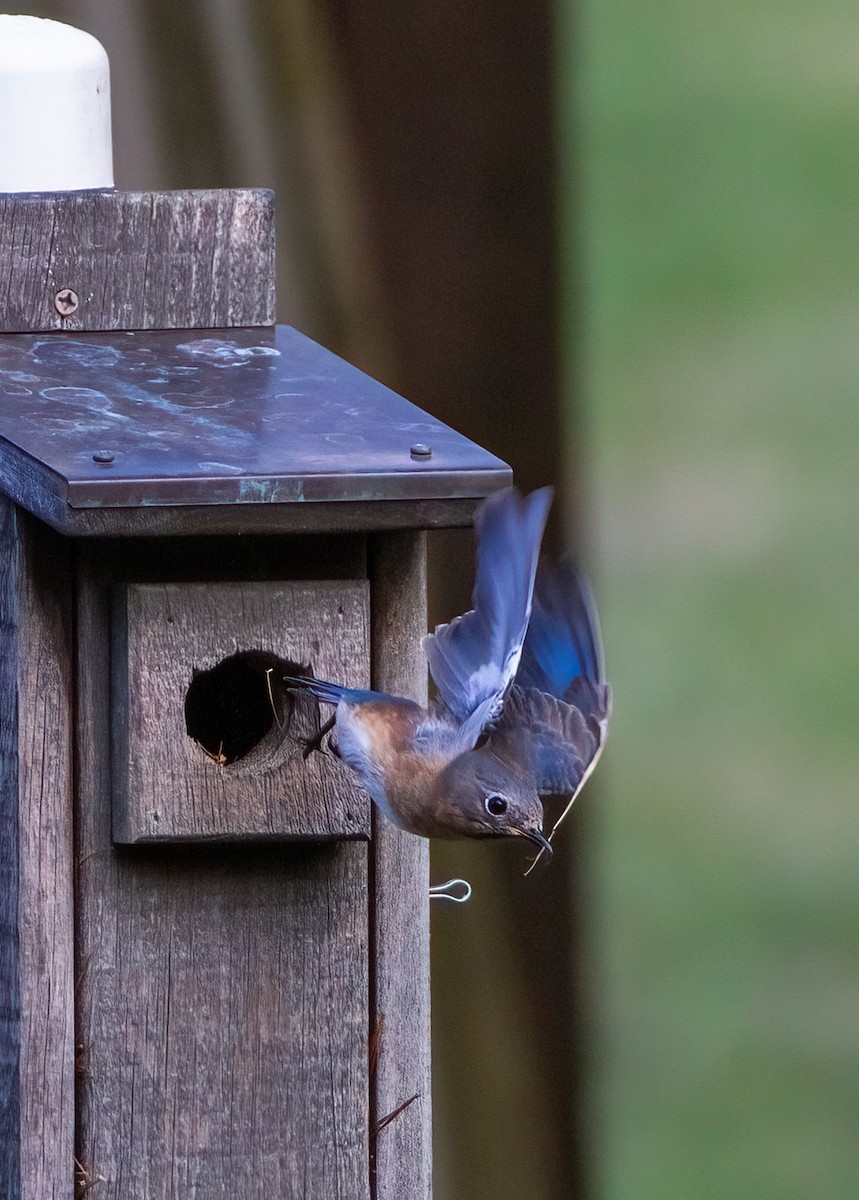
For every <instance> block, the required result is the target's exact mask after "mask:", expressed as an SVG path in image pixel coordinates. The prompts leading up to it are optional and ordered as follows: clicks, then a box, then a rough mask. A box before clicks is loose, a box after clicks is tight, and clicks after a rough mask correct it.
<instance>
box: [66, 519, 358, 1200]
mask: <svg viewBox="0 0 859 1200" xmlns="http://www.w3.org/2000/svg"><path fill="white" fill-rule="evenodd" d="M348 541H349V540H348V539H347V542H348ZM352 542H354V543H358V545H357V546H356V547H355V550H354V552H353V553H350V552H349V546H348V545H347V547H346V553H345V555H344V558H343V562H344V563H345V565H346V566H348V564H349V562H350V561H353V562H357V561H360V558H361V554H360V543H361V542H362V539H359V538H356V539H352ZM340 546H341V549H342V548H343V547H342V543H340ZM267 547H268V552H267V554H266V557H269V555H272V556H273V558H274V561H275V562H277V561H289V560H290V559H293V560H295V559H296V555H295V553H290V543H289V542H288V541H287V540H284V539H273V540H271V541H270V542H268V543H267ZM205 550H206V548H205V546H204V547H203V551H200V550H198V553H197V556H196V561H195V562H194V564H193V573H195V574H196V575H197V576H199V575H201V574H202V575H204V576H205V574H206V573H207V572H209V573H217V571H218V570H220V568H219V567H218V564H217V556H218V552H219V549H218V547H217V546H212V547H211V548H210V550H209V551H208V553H206V552H205ZM325 550H326V548H325V544H324V539H320V545H319V546H318V547H317V555H318V558H319V562H320V566H322V567H323V568H326V569H327V570H328V571H329V572H331V571H334V570H335V569H336V566H335V563H334V561H333V560H332V559H331V558H330V557H329V558H326V553H325ZM127 556H128V547H127V546H125V547H122V546H119V547H115V546H113V547H108V546H107V545H99V544H98V543H96V544H94V545H92V546H90V545H87V546H86V547H84V548H82V552H81V562H80V568H79V576H78V577H79V584H78V597H77V611H78V645H79V652H78V660H79V674H78V703H77V710H78V718H77V719H78V731H77V740H78V744H79V747H80V755H79V762H78V780H79V784H78V790H79V802H78V839H79V866H78V885H77V904H78V916H77V925H78V943H79V961H80V976H79V982H78V1031H79V1044H78V1049H77V1066H78V1072H79V1090H78V1121H79V1139H80V1155H81V1162H82V1163H83V1164H85V1167H86V1170H87V1171H88V1172H89V1173H90V1174H91V1176H92V1178H93V1180H96V1179H97V1180H98V1181H99V1192H100V1193H101V1195H102V1196H103V1197H110V1198H111V1200H113V1198H115V1200H138V1198H139V1200H151V1197H152V1196H177V1197H179V1196H188V1197H190V1196H206V1197H207V1198H208V1197H235V1196H237V1195H240V1196H243V1197H260V1198H262V1197H270V1196H272V1195H276V1196H279V1197H280V1196H283V1197H295V1198H296V1200H298V1197H302V1196H305V1195H307V1194H308V1193H307V1191H306V1190H305V1181H306V1180H307V1179H312V1180H313V1181H314V1184H313V1188H312V1189H311V1190H312V1193H313V1194H318V1195H320V1196H329V1195H330V1196H335V1195H340V1194H342V1195H348V1196H349V1197H350V1200H351V1197H357V1198H358V1200H360V1198H361V1197H366V1196H367V1195H368V1186H369V1185H368V1178H369V1174H368V1162H369V1154H370V1144H369V1137H370V1124H369V1103H370V1073H369V1051H368V1028H369V1013H368V996H369V980H370V962H369V938H370V924H371V917H370V908H369V890H368V844H367V842H366V837H367V834H368V832H369V813H368V807H367V804H368V802H367V800H366V798H365V797H364V796H362V794H361V793H360V792H359V791H358V790H357V789H356V788H355V786H354V783H352V781H351V780H349V778H348V776H347V775H346V773H345V769H344V768H343V767H342V764H340V763H339V762H338V761H337V760H336V758H334V757H332V756H331V755H329V754H317V753H312V754H311V755H310V756H309V758H308V759H307V761H305V759H304V740H305V739H306V738H307V737H308V736H311V735H312V734H313V732H314V731H315V730H318V718H317V716H316V714H315V713H313V712H311V713H297V712H296V711H295V709H294V706H293V704H292V697H291V694H290V693H288V692H287V691H286V690H285V689H284V687H283V685H282V675H283V672H284V671H285V670H286V669H287V666H285V665H284V664H298V665H303V666H304V667H312V668H314V669H318V670H320V671H329V672H331V673H333V674H337V675H338V677H342V678H344V679H346V680H347V681H349V682H353V683H355V684H361V683H364V684H366V683H367V681H368V679H369V673H370V641H369V623H370V611H369V583H368V581H367V580H366V579H359V578H345V579H330V578H329V579H321V580H313V579H310V580H308V579H306V578H305V579H298V580H289V579H287V580H271V579H258V578H257V579H254V578H248V579H243V580H229V581H224V580H219V579H208V580H207V579H205V578H194V579H183V578H182V574H183V565H182V555H181V553H180V554H177V553H175V552H174V553H172V556H171V553H170V551H169V549H167V548H165V549H164V550H163V553H162V554H160V555H159V553H158V552H157V550H156V549H151V550H150V552H149V555H148V558H145V559H144V558H142V557H141V556H140V555H139V554H138V555H135V556H134V562H135V568H136V575H137V578H136V579H134V580H129V579H128V578H125V577H124V576H125V575H126V573H127V563H128V557H127ZM246 557H247V556H246ZM171 558H172V561H171ZM305 558H306V555H305ZM235 566H236V568H237V569H238V570H239V571H241V570H242V567H243V566H247V563H246V562H243V560H242V558H241V556H239V557H238V558H237V561H236V563H235ZM305 566H306V562H305V563H301V562H299V566H298V568H297V569H299V570H302V573H304V567H305ZM188 569H189V568H188V565H187V564H186V565H185V567H184V572H185V573H188ZM159 575H160V577H159ZM165 576H166V577H165ZM236 662H238V663H239V664H240V665H241V664H245V665H246V666H247V667H248V670H247V671H246V672H245V673H244V674H242V672H241V671H236V670H235V669H234V666H232V667H231V666H230V664H235V663H236ZM225 663H226V664H227V667H226V668H225V667H224V664H225ZM219 670H220V672H221V674H222V675H223V678H222V679H221V680H220V682H219ZM267 672H269V673H268V674H267ZM213 675H214V680H215V684H216V692H215V699H216V700H217V699H218V698H220V700H221V701H222V703H221V704H220V706H219V705H217V704H216V705H215V707H214V710H212V708H211V706H210V707H209V708H206V705H205V703H204V706H203V718H204V720H203V726H202V728H201V727H199V726H194V724H193V720H194V713H193V711H192V712H191V714H190V718H189V713H188V700H189V696H190V697H191V699H192V700H193V695H194V690H195V687H194V685H195V681H198V682H199V680H200V679H201V678H202V679H203V680H204V682H205V681H206V680H208V679H211V678H212V677H213ZM249 685H254V686H249ZM260 688H261V689H262V690H261V692H260V690H259V689H260ZM260 699H262V700H264V702H265V704H264V705H261V704H260V703H259V701H260ZM204 700H205V697H204ZM305 703H307V702H306V701H305ZM266 706H267V711H266ZM192 709H193V705H192ZM247 709H250V716H249V715H248V712H247ZM213 711H214V716H213V715H212V712H213ZM260 716H262V717H263V718H270V720H267V719H266V720H263V721H262V723H259V720H258V718H259V717H260ZM197 718H198V720H199V718H200V714H199V713H198V714H197ZM206 719H208V720H209V722H210V725H209V726H207V725H206ZM254 720H257V725H254ZM213 721H214V724H211V722H213ZM219 721H220V724H219V723H218V722H219ZM189 727H190V728H191V730H192V733H196V734H197V735H198V736H197V737H194V736H191V734H189ZM235 730H237V731H238V732H237V733H234V731H235ZM254 733H256V734H257V735H260V734H261V736H259V739H258V741H257V742H256V743H255V744H253V745H249V744H248V740H249V738H251V737H252V735H253V734H254ZM198 737H202V739H203V740H202V742H201V741H199V740H198ZM212 737H214V738H216V739H219V741H218V742H216V743H215V744H213V743H212V741H211V739H212ZM236 738H238V740H236ZM207 742H208V743H209V744H208V745H206V744H204V743H207ZM236 755H238V757H236ZM362 838H363V839H365V840H360V839H362Z"/></svg>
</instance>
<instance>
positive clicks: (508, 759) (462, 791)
mask: <svg viewBox="0 0 859 1200" xmlns="http://www.w3.org/2000/svg"><path fill="white" fill-rule="evenodd" d="M524 751H525V747H523V746H522V745H520V744H518V742H517V743H516V744H511V742H510V740H509V739H506V738H505V739H497V738H496V739H493V738H489V739H488V741H486V742H485V743H484V744H483V745H481V746H479V747H477V748H476V749H474V750H468V751H466V753H464V754H460V755H459V756H458V757H457V758H455V759H454V760H453V761H452V762H450V763H448V765H447V766H446V767H445V769H444V770H443V771H442V772H441V774H440V776H439V777H438V781H437V785H436V804H435V806H434V808H435V811H436V814H437V818H438V820H437V828H436V830H435V831H434V833H433V835H432V836H435V837H439V836H440V837H452V838H456V837H476V838H496V837H524V838H527V839H528V840H529V841H531V842H533V843H534V844H535V845H536V846H539V847H540V849H541V850H545V851H547V853H548V854H551V853H552V847H551V846H550V845H549V842H548V840H547V839H546V837H545V836H544V834H543V805H542V804H541V802H540V797H539V795H538V794H537V784H536V780H535V777H534V771H533V768H532V766H531V762H530V757H529V755H528V754H527V753H525V752H524Z"/></svg>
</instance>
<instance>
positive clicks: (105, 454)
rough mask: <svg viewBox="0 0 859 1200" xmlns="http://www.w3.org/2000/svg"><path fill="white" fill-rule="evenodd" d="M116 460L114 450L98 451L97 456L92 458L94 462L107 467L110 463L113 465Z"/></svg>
mask: <svg viewBox="0 0 859 1200" xmlns="http://www.w3.org/2000/svg"><path fill="white" fill-rule="evenodd" d="M114 458H115V455H114V453H113V451H112V450H96V452H95V454H94V455H93V456H92V461H93V462H97V463H102V464H103V465H107V464H108V463H112V462H113V460H114Z"/></svg>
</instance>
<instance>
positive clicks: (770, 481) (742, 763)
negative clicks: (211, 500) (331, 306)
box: [560, 0, 859, 1200]
mask: <svg viewBox="0 0 859 1200" xmlns="http://www.w3.org/2000/svg"><path fill="white" fill-rule="evenodd" d="M566 7H570V5H569V0H567V5H566ZM857 50H859V26H857V24H856V21H855V12H854V11H853V10H852V8H851V7H848V5H847V4H846V3H843V2H841V0H817V2H816V3H811V0H779V2H778V3H775V0H745V2H744V3H740V2H739V0H730V2H729V3H727V4H725V3H719V4H717V3H715V2H712V0H711V2H709V3H708V2H707V0H691V3H690V2H688V0H687V2H685V3H682V4H681V3H679V2H677V0H651V2H650V3H648V4H645V5H640V4H635V3H632V2H630V0H601V2H600V3H598V4H597V3H591V4H588V5H586V6H585V8H584V10H583V11H582V9H581V7H579V8H578V16H577V18H576V21H575V27H574V28H573V26H572V24H571V26H570V28H569V29H568V30H567V31H566V36H565V40H564V44H563V47H562V50H561V54H560V77H561V80H562V95H561V115H562V134H563V147H562V150H563V153H564V155H566V156H569V155H572V154H573V148H574V147H575V153H576V155H577V158H576V159H575V161H576V164H577V169H578V173H579V178H578V179H577V180H576V182H575V196H576V198H575V201H573V198H572V193H573V188H572V185H571V184H570V186H568V187H567V189H566V193H567V194H566V200H565V203H566V206H567V207H566V213H567V226H568V230H569V233H568V237H567V243H568V245H569V246H570V247H571V249H570V252H569V257H570V263H571V264H575V267H574V270H575V274H576V276H577V277H578V280H579V286H580V287H581V290H582V293H583V301H584V303H583V306H582V305H578V306H577V311H579V312H580V311H582V307H583V310H584V340H583V345H582V344H576V343H574V342H573V341H572V335H571V342H570V345H569V346H568V351H569V354H568V358H569V361H571V362H573V363H577V364H578V365H577V367H576V368H575V370H574V371H571V374H573V375H574V378H573V379H572V380H571V389H570V390H571V392H572V391H575V392H576V393H577V394H578V395H580V396H581V398H582V400H583V401H584V403H583V404H582V405H581V407H582V408H583V409H584V411H585V413H586V423H587V442H588V455H587V459H588V462H589V471H590V481H589V483H590V489H591V490H590V497H591V499H590V507H591V516H592V518H593V536H592V542H593V546H594V557H595V559H596V562H597V566H598V568H599V573H598V579H597V584H598V594H599V597H600V601H601V606H602V609H603V614H604V626H605V639H606V646H607V656H608V662H609V667H610V675H611V677H612V680H613V682H614V685H615V691H616V704H617V709H616V719H615V723H614V728H613V731H612V735H611V738H610V740H609V745H608V749H607V751H606V758H605V762H604V764H603V766H602V767H601V768H600V776H601V784H602V791H601V795H599V796H596V795H594V796H593V797H591V800H592V801H593V802H594V807H595V808H596V809H598V814H599V815H598V816H597V822H598V824H599V827H600V829H599V848H598V853H597V858H596V862H595V863H594V866H593V886H594V889H595V893H596V908H597V929H596V934H595V954H596V956H597V960H598V963H599V970H600V980H599V985H600V987H601V995H602V1001H603V1003H602V1007H601V1013H600V1025H601V1031H600V1044H601V1059H600V1063H601V1070H600V1073H599V1079H598V1082H597V1085H596V1088H595V1094H594V1097H593V1101H594V1115H595V1128H596V1130H597V1134H598V1155H599V1173H600V1178H601V1184H602V1189H601V1190H602V1195H603V1196H604V1197H606V1200H651V1198H652V1200H674V1198H675V1197H676V1198H677V1200H681V1198H682V1200H688V1198H689V1197H695V1200H709V1198H710V1197H712V1198H713V1200H716V1198H719V1200H722V1198H724V1197H727V1196H732V1197H733V1196H750V1197H754V1198H755V1200H764V1198H768V1197H773V1198H774V1200H775V1198H778V1200H807V1197H809V1196H821V1197H822V1196H826V1197H827V1200H841V1198H842V1197H843V1198H844V1200H848V1197H850V1198H852V1197H853V1196H855V1195H856V1188H857V1183H856V1181H857V1179H859V1139H857V1136H856V1129H857V1120H859V1019H857V1014H859V968H857V963H859V869H857V849H859V837H857V834H859V820H857V785H856V758H857V756H856V753H855V744H856V724H857V708H859V705H857V688H856V683H855V676H856V673H857V668H859V621H857V616H856V609H857V595H859V553H857V540H856V533H855V528H856V516H855V513H856V492H857V483H856V481H857V474H859V472H857V461H859V395H857V392H859V337H857V327H859V321H857V318H859V301H857V299H856V269H857V265H859V255H857V254H856V252H855V249H854V246H855V243H856V232H855V229H856V198H857V196H859V151H857V148H856V147H857V135H856V124H857V114H859V72H857V70H856V66H855V64H856V61H857ZM568 275H570V276H572V275H573V266H572V265H571V266H570V270H569V271H568ZM569 324H570V327H572V320H571V321H570V323H569ZM597 788H598V789H599V783H598V784H597Z"/></svg>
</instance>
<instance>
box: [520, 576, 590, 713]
mask: <svg viewBox="0 0 859 1200" xmlns="http://www.w3.org/2000/svg"><path fill="white" fill-rule="evenodd" d="M516 683H517V685H518V686H519V687H523V688H537V689H538V690H539V691H541V692H546V693H547V694H548V695H550V696H556V697H557V698H558V699H559V700H565V701H567V702H568V703H570V704H574V705H576V707H577V708H579V709H580V710H581V711H582V712H583V713H585V714H593V715H598V716H599V717H600V719H602V718H603V717H605V716H607V711H603V710H606V708H607V703H608V701H607V699H606V697H605V696H604V695H603V694H602V692H601V691H600V688H601V686H602V685H604V684H605V665H604V663H603V653H602V639H601V638H600V628H599V620H598V618H597V610H596V605H595V603H594V599H593V596H592V595H591V591H590V588H589V587H588V585H587V582H586V581H585V579H584V576H583V575H582V574H581V573H580V572H579V571H577V570H576V568H575V567H574V566H573V565H572V564H571V563H561V564H558V565H546V564H543V565H542V566H541V568H540V572H539V574H538V576H537V583H536V587H535V592H534V606H533V613H532V616H531V621H530V624H529V625H528V636H527V637H526V639H525V645H524V647H523V650H522V661H521V663H520V666H519V671H518V673H517V675H516Z"/></svg>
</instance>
